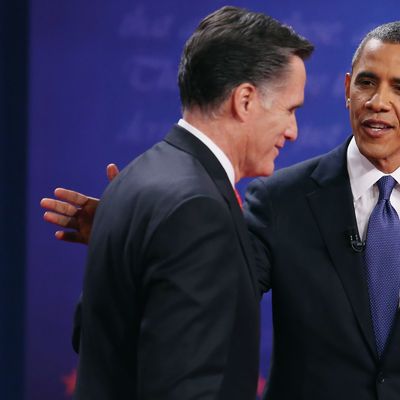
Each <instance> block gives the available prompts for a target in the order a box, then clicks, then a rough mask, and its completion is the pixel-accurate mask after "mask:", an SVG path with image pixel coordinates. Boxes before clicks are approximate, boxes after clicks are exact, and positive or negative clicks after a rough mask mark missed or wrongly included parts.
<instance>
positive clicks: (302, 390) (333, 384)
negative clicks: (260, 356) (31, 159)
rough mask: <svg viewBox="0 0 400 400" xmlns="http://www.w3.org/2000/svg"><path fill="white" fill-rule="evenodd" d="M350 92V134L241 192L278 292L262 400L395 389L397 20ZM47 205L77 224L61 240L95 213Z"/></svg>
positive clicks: (382, 30) (357, 62) (380, 30)
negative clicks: (334, 145)
mask: <svg viewBox="0 0 400 400" xmlns="http://www.w3.org/2000/svg"><path fill="white" fill-rule="evenodd" d="M345 94H346V107H347V108H348V110H349V115H350V122H351V128H352V133H353V135H352V136H351V137H350V138H349V139H348V140H346V141H345V143H343V144H342V145H341V146H339V147H338V148H336V149H334V150H333V151H332V152H330V153H328V154H326V155H323V156H321V157H317V158H315V159H312V160H308V161H305V162H303V163H300V164H297V165H294V166H292V167H290V168H286V169H283V170H281V171H278V172H277V173H275V175H274V176H273V177H270V178H260V179H257V180H255V181H253V183H251V184H250V186H249V190H248V193H247V198H246V203H245V217H246V220H247V223H248V226H249V230H250V232H251V236H252V238H253V239H254V240H253V241H254V244H255V248H256V252H255V253H256V265H257V269H258V274H257V275H258V281H259V285H260V290H261V291H262V292H265V291H268V290H269V289H272V298H273V321H274V346H273V359H272V365H271V370H270V376H269V379H268V384H267V389H266V392H265V395H264V398H265V399H268V400H274V399H279V400H289V399H290V400H291V399H300V400H309V399H315V400H337V399H341V400H354V399H362V400H378V399H384V400H398V399H399V398H400V318H399V307H398V304H399V291H400V248H399V246H400V228H399V220H398V213H399V212H400V188H399V184H398V182H400V180H399V179H400V169H399V167H400V22H399V21H397V22H392V23H388V24H384V25H381V26H379V27H377V28H376V29H374V30H372V31H371V32H370V33H368V34H367V35H366V36H365V38H364V39H363V40H362V42H361V43H360V45H359V47H358V49H357V50H356V52H355V54H354V57H353V61H352V68H351V72H350V73H348V74H347V75H346V84H345ZM59 195H61V196H62V197H63V198H64V199H65V200H66V201H67V202H68V203H71V202H72V203H74V204H76V205H79V206H83V208H82V210H83V211H84V210H86V209H87V208H89V209H90V207H95V205H96V201H95V199H91V198H88V197H86V196H84V195H80V194H78V193H76V192H69V191H64V190H61V191H60V192H59ZM294 199H295V201H294ZM45 205H47V206H48V208H49V209H50V210H52V211H55V212H56V214H53V213H50V214H48V215H47V218H48V220H50V221H51V222H54V223H57V224H59V225H61V226H63V227H71V228H73V229H76V231H75V232H71V233H70V236H69V237H68V236H64V235H65V234H66V233H65V232H64V233H61V232H60V233H59V237H60V238H70V239H72V240H82V241H85V240H87V239H88V233H87V232H90V223H89V222H90V219H91V218H90V215H89V216H86V217H85V218H84V219H81V220H80V224H79V223H77V221H78V219H79V218H80V216H82V215H84V213H83V214H82V211H80V210H77V208H76V206H73V205H72V204H65V203H62V202H60V201H54V200H48V202H47V203H45ZM88 206H90V207H88ZM77 218H78V219H77ZM82 232H86V234H85V235H84V238H82V237H81V236H80V235H81V233H82Z"/></svg>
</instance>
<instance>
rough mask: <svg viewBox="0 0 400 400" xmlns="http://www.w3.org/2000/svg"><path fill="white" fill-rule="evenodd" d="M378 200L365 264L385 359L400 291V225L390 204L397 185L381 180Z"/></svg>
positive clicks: (378, 341) (379, 345)
mask: <svg viewBox="0 0 400 400" xmlns="http://www.w3.org/2000/svg"><path fill="white" fill-rule="evenodd" d="M377 183H378V188H379V199H378V203H377V204H376V206H375V208H374V209H373V211H372V213H371V216H370V218H369V222H368V230H367V241H366V247H365V264H366V273H367V280H368V290H369V300H370V306H371V315H372V322H373V326H374V331H375V340H376V347H377V350H378V354H379V356H381V355H382V353H383V351H384V349H385V345H386V341H387V338H388V336H389V334H390V330H391V328H392V325H393V321H394V316H395V314H396V309H397V306H398V303H399V290H400V221H399V217H398V215H397V213H396V210H395V209H394V208H393V206H392V205H391V204H390V200H389V198H390V194H391V193H392V190H393V188H394V186H395V184H396V181H395V180H394V179H393V178H392V177H391V176H390V175H386V176H383V177H382V178H381V179H379V181H378V182H377Z"/></svg>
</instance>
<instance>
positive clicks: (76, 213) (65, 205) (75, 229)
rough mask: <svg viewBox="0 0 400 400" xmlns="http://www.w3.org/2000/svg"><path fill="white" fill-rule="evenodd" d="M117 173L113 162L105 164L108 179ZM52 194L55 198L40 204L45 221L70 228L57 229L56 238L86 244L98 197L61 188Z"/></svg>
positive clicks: (111, 178)
mask: <svg viewBox="0 0 400 400" xmlns="http://www.w3.org/2000/svg"><path fill="white" fill-rule="evenodd" d="M118 174H119V170H118V167H117V166H116V165H115V164H109V165H107V177H108V180H109V181H111V180H113V179H114V178H115V177H116V176H117V175H118ZM54 195H55V197H56V198H57V200H56V199H50V198H44V199H42V200H41V202H40V205H41V206H42V207H43V208H44V209H46V210H47V211H46V212H45V213H44V215H43V218H44V220H45V221H47V222H50V223H52V224H55V225H58V226H61V227H62V228H66V229H70V230H61V231H57V232H56V233H55V236H56V238H57V239H59V240H64V241H67V242H73V243H83V244H88V243H89V239H90V233H91V230H92V225H93V220H94V216H95V214H96V209H97V206H98V204H99V199H96V198H94V197H89V196H86V195H84V194H81V193H78V192H75V191H73V190H68V189H63V188H58V189H56V190H55V191H54Z"/></svg>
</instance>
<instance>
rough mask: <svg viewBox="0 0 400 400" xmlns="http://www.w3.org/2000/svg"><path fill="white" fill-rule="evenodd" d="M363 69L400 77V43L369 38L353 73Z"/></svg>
mask: <svg viewBox="0 0 400 400" xmlns="http://www.w3.org/2000/svg"><path fill="white" fill-rule="evenodd" d="M361 71H368V72H374V73H376V74H377V75H381V74H389V75H390V76H395V77H400V44H393V43H383V42H381V41H380V40H378V39H371V40H369V41H368V42H367V43H366V44H365V46H364V48H363V50H362V51H361V54H360V57H359V59H358V61H357V62H356V64H355V65H354V68H353V74H357V73H359V72H361Z"/></svg>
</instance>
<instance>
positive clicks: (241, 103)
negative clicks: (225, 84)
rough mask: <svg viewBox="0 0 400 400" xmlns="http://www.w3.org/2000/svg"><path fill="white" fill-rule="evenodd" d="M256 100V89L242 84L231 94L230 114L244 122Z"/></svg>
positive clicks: (247, 84) (250, 85)
mask: <svg viewBox="0 0 400 400" xmlns="http://www.w3.org/2000/svg"><path fill="white" fill-rule="evenodd" d="M257 100H258V93H257V89H256V87H255V86H254V85H252V84H251V83H247V82H245V83H242V84H240V85H239V86H237V87H236V88H235V89H233V91H232V94H231V107H232V113H233V115H235V116H236V117H237V118H239V119H240V120H241V121H246V120H247V119H248V118H249V117H250V115H251V112H252V110H253V108H254V105H255V102H256V101H257Z"/></svg>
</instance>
